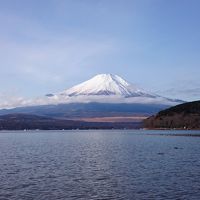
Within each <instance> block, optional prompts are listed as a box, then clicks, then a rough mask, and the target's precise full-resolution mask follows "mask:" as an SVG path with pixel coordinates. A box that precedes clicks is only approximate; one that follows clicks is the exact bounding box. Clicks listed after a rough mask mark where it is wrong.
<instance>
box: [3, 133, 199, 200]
mask: <svg viewBox="0 0 200 200" xmlns="http://www.w3.org/2000/svg"><path fill="white" fill-rule="evenodd" d="M188 135H190V136H188ZM191 135H192V136H200V132H199V131H142V130H118V131H117V130H115V131H114V130H113V131H112V130H110V131H105V130H104V131H103V130H102V131H96V130H91V131H88V130H87V131H27V132H24V131H10V132H9V131H6V132H0V158H1V159H0V170H1V173H0V180H1V181H0V199H5V200H6V199H9V200H14V199H41V200H43V199H44V200H46V199H48V200H54V199H69V200H75V199H115V200H118V199H120V200H121V199H126V200H129V199H130V200H132V199H144V200H146V199H152V200H154V199H190V200H191V199H195V200H197V199H199V198H200V192H199V185H200V160H199V157H200V152H199V142H200V137H191Z"/></svg>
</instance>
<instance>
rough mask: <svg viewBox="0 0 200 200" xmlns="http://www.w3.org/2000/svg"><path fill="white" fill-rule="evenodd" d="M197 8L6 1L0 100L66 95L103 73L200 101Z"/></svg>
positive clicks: (174, 0)
mask: <svg viewBox="0 0 200 200" xmlns="http://www.w3.org/2000/svg"><path fill="white" fill-rule="evenodd" d="M199 7H200V1H199V0H0V30H1V31H0V98H1V99H10V98H11V97H13V98H14V97H16V98H21V97H28V98H30V97H31V98H32V97H37V96H42V95H44V94H47V93H54V92H60V91H62V90H64V89H67V88H69V87H71V86H73V85H75V84H78V83H81V82H82V81H85V80H87V79H89V78H91V77H93V76H94V75H96V74H99V73H111V74H117V75H119V76H121V77H122V78H124V79H126V80H127V81H129V82H131V83H133V84H136V85H139V86H140V87H141V88H144V89H146V90H148V91H151V92H154V93H157V94H159V95H163V96H166V97H170V98H178V99H182V100H187V101H192V100H199V99H200V78H199V76H200V22H199V19H200V12H199Z"/></svg>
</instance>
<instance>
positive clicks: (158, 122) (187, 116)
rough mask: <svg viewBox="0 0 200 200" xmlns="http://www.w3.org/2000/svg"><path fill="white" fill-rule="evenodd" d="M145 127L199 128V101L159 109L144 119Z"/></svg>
mask: <svg viewBox="0 0 200 200" xmlns="http://www.w3.org/2000/svg"><path fill="white" fill-rule="evenodd" d="M144 126H145V127H146V128H153V129H154V128H167V129H168V128H169V129H174V128H176V129H200V101H194V102H189V103H184V104H181V105H177V106H174V107H171V108H169V109H166V110H163V111H160V112H159V113H158V114H157V115H155V116H151V117H149V118H148V119H146V120H144Z"/></svg>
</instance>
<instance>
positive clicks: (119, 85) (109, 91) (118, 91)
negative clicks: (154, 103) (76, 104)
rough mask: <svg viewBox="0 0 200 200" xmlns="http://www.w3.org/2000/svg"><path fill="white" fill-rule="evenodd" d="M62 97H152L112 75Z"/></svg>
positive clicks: (80, 85) (101, 76)
mask: <svg viewBox="0 0 200 200" xmlns="http://www.w3.org/2000/svg"><path fill="white" fill-rule="evenodd" d="M61 95H67V96H78V95H87V96H90V95H106V96H110V95H119V96H123V97H137V96H147V97H149V96H152V95H150V94H147V93H145V92H144V91H143V90H141V89H139V88H137V87H135V86H134V85H131V84H130V83H128V82H126V81H125V80H124V79H122V78H121V77H119V76H117V75H112V74H99V75H96V76H94V77H93V78H92V79H90V80H88V81H85V82H83V83H81V84H79V85H76V86H74V87H72V88H70V89H68V90H65V91H63V92H62V93H61Z"/></svg>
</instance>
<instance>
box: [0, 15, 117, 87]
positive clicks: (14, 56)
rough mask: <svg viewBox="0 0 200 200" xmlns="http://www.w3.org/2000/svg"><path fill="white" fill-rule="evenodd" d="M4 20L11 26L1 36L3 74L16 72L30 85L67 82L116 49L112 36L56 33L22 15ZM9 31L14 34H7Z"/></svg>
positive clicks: (0, 62) (17, 77)
mask: <svg viewBox="0 0 200 200" xmlns="http://www.w3.org/2000/svg"><path fill="white" fill-rule="evenodd" d="M0 19H1V20H0V23H1V24H2V23H3V24H4V25H5V27H6V29H8V30H7V31H5V30H4V31H3V33H2V34H1V35H0V65H1V66H2V68H1V76H2V77H3V76H7V77H8V76H9V75H10V77H11V75H13V76H14V77H15V81H16V80H17V79H18V80H19V81H22V80H24V82H26V83H29V84H30V85H29V87H30V88H31V85H33V84H38V83H41V84H46V85H47V87H48V83H49V85H52V84H53V83H54V84H57V83H58V84H59V83H63V82H64V81H65V82H67V81H68V80H69V79H70V78H71V77H75V75H76V77H78V76H79V75H80V72H82V71H84V68H85V67H86V66H89V65H91V66H92V64H93V63H94V62H95V61H96V60H98V59H100V57H101V58H103V56H105V55H107V54H110V53H111V52H112V51H115V44H114V41H113V40H112V39H111V38H105V37H103V38H102V37H101V38H99V40H96V39H92V38H88V37H85V36H80V35H79V36H77V35H72V34H69V33H67V32H66V33H62V34H55V33H52V32H50V31H48V30H45V29H44V28H43V27H41V26H40V25H39V24H37V23H35V22H34V21H30V20H26V19H23V18H20V17H19V16H16V17H15V16H12V15H4V16H2V15H1V16H0ZM2 19H3V20H2ZM6 19H7V20H6ZM5 21H8V23H7V24H5ZM16 24H17V26H16ZM12 25H13V27H12ZM7 32H9V33H11V32H13V33H14V35H13V36H11V35H6V33H7ZM99 55H100V56H99ZM0 82H1V81H0ZM66 86H67V83H66Z"/></svg>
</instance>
